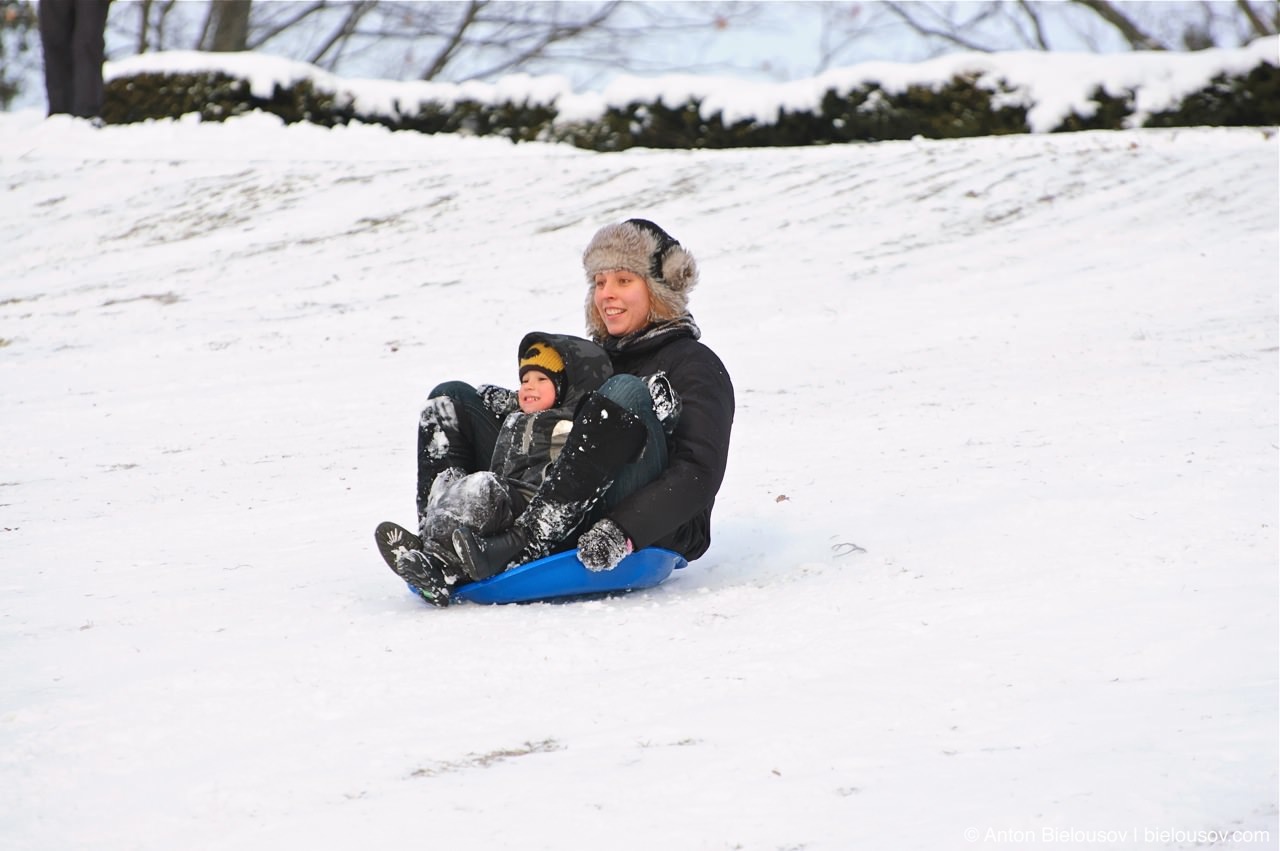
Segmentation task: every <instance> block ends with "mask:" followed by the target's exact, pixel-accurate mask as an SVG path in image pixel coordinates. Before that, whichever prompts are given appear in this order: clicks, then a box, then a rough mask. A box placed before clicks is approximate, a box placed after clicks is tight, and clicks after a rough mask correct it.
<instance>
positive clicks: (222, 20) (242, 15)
mask: <svg viewBox="0 0 1280 851" xmlns="http://www.w3.org/2000/svg"><path fill="white" fill-rule="evenodd" d="M252 5H253V0H212V3H211V4H210V6H211V8H210V9H209V14H210V16H211V17H212V18H213V38H212V40H211V42H210V44H209V47H208V49H209V50H211V51H213V52H214V53H234V52H237V51H241V50H245V49H247V48H248V46H249V7H250V6H252Z"/></svg>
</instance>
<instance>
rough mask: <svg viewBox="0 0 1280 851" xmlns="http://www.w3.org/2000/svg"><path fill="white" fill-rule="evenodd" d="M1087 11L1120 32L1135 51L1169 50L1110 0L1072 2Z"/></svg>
mask: <svg viewBox="0 0 1280 851" xmlns="http://www.w3.org/2000/svg"><path fill="white" fill-rule="evenodd" d="M1071 2H1072V3H1075V4H1077V5H1080V6H1084V7H1085V8H1086V9H1091V10H1092V11H1093V12H1094V13H1095V14H1096V15H1097V16H1098V17H1100V18H1102V19H1103V20H1104V21H1106V22H1107V23H1109V24H1111V26H1113V27H1115V28H1116V29H1117V30H1119V32H1120V34H1121V35H1122V36H1124V40H1125V41H1127V42H1128V43H1129V46H1130V47H1132V48H1133V49H1134V50H1167V49H1168V45H1165V44H1162V43H1161V42H1160V41H1159V40H1158V39H1155V38H1153V37H1152V36H1150V35H1148V34H1147V33H1145V32H1143V31H1142V29H1141V28H1140V27H1138V25H1137V24H1135V23H1134V22H1133V20H1132V19H1131V18H1129V17H1128V16H1127V15H1125V14H1123V13H1122V12H1121V11H1120V10H1119V9H1117V8H1116V6H1115V4H1114V3H1111V2H1110V0H1071Z"/></svg>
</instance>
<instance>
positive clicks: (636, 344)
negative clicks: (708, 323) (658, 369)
mask: <svg viewBox="0 0 1280 851" xmlns="http://www.w3.org/2000/svg"><path fill="white" fill-rule="evenodd" d="M701 336H702V329H700V328H699V327H698V324H697V323H696V322H694V321H693V316H692V315H691V314H688V313H686V314H684V315H683V316H677V317H676V318H675V319H663V320H660V321H658V322H654V323H652V324H650V325H646V326H645V327H643V328H641V329H640V330H638V331H632V332H631V333H630V334H627V335H625V336H622V337H609V336H606V337H596V338H595V340H596V342H597V343H599V344H600V346H601V347H602V348H603V349H604V350H605V351H606V352H609V353H610V354H622V353H624V352H625V353H630V352H637V351H644V350H645V349H651V348H655V347H657V346H659V345H662V344H663V343H665V342H667V340H669V339H671V338H673V337H692V338H693V339H695V340H696V339H698V338H699V337H701Z"/></svg>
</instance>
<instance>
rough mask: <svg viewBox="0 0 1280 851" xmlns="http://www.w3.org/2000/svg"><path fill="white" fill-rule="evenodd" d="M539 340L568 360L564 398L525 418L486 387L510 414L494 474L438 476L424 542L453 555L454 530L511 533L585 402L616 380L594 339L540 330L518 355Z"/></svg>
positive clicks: (497, 409)
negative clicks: (512, 527) (606, 381)
mask: <svg viewBox="0 0 1280 851" xmlns="http://www.w3.org/2000/svg"><path fill="white" fill-rule="evenodd" d="M539 342H541V343H545V344H546V345H548V346H550V347H551V348H553V349H555V350H556V352H557V353H558V354H559V355H560V357H561V359H562V360H563V361H564V381H563V384H562V386H563V387H564V392H563V396H564V398H563V399H556V403H555V407H553V408H551V409H549V410H546V411H537V412H535V413H531V414H526V413H524V412H523V411H521V410H520V408H519V405H518V403H517V401H516V399H517V397H516V394H514V393H512V392H510V391H502V390H500V389H499V388H481V391H482V394H483V395H484V397H485V399H486V404H488V405H489V406H490V408H491V410H492V412H493V414H494V415H495V416H499V417H500V416H503V415H504V414H505V419H503V422H502V427H501V429H500V430H499V432H498V438H497V441H496V443H495V445H494V449H493V457H492V459H491V461H490V464H489V469H488V470H487V471H482V472H478V473H470V474H468V473H467V472H466V471H465V470H462V469H460V468H457V467H451V468H448V469H445V470H443V471H442V472H440V474H439V475H438V476H436V478H435V481H434V482H433V483H432V484H431V490H430V493H429V495H428V497H427V501H426V505H425V507H424V510H423V511H422V516H421V518H420V527H421V531H422V537H423V539H424V540H431V541H435V542H436V543H438V544H440V545H442V546H443V548H444V549H445V550H446V551H448V552H451V551H452V543H451V538H452V535H453V530H454V529H457V528H458V527H459V526H467V527H469V528H471V529H473V530H475V532H476V533H477V534H479V535H492V534H494V533H497V532H501V531H503V530H504V529H507V528H508V527H510V526H511V524H512V523H513V522H515V519H516V517H518V516H519V515H520V512H521V511H523V510H524V507H525V506H526V505H527V504H528V502H529V500H530V499H531V498H532V497H533V495H534V494H535V493H537V491H538V487H539V485H541V484H542V480H543V478H544V477H545V475H546V472H547V469H548V468H549V467H550V466H551V464H552V462H554V461H555V459H556V458H557V457H558V456H559V454H560V450H561V449H562V448H563V447H564V444H565V441H566V439H567V438H568V436H569V432H570V431H571V430H572V428H573V420H574V413H575V412H576V411H577V408H578V404H579V403H580V402H581V401H582V399H583V398H584V397H585V396H586V395H587V394H588V393H590V392H592V391H594V390H597V389H599V387H600V385H601V384H603V383H604V382H605V380H606V379H607V378H609V377H610V376H611V375H612V374H613V367H612V365H611V364H610V361H609V356H608V355H607V354H606V353H605V351H604V349H602V348H600V346H598V345H596V344H595V343H593V342H591V341H590V340H584V339H582V338H580V337H573V336H570V335H565V334H543V333H540V332H535V333H531V334H527V335H525V337H524V339H523V340H521V341H520V350H519V351H520V352H521V353H523V352H525V351H527V350H528V348H529V347H530V346H532V345H533V344H535V343H539Z"/></svg>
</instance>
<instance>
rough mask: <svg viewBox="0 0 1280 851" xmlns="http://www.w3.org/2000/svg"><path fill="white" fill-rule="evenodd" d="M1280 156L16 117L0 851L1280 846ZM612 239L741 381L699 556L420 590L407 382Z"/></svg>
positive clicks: (1246, 136) (507, 366) (0, 397)
mask: <svg viewBox="0 0 1280 851" xmlns="http://www.w3.org/2000/svg"><path fill="white" fill-rule="evenodd" d="M1278 144H1280V143H1278V142H1277V139H1276V134H1275V132H1274V131H1273V130H1265V129H1264V130H1260V129H1233V130H1225V129H1193V130H1177V131H1136V130H1135V131H1124V132H1117V133H1083V134H1068V135H1038V136H1022V137H1001V138H991V139H969V140H959V141H948V142H931V141H923V140H918V141H912V142H900V143H883V144H877V145H850V146H830V147H823V148H812V149H786V150H751V151H745V150H744V151H738V150H730V151H692V152H690V151H664V152H660V151H649V150H635V151H630V152H627V153H624V154H592V153H587V152H584V151H577V150H574V149H571V148H567V147H556V146H547V145H538V144H530V145H518V146H514V145H510V144H508V143H505V142H501V141H497V140H493V139H464V138H454V137H443V136H442V137H427V136H420V135H415V134H409V133H402V134H393V133H390V132H389V131H386V130H384V129H381V128H376V127H362V126H354V127H345V128H334V129H332V130H327V129H323V128H319V127H315V126H308V125H294V126H288V127H286V126H283V125H282V124H281V123H280V122H279V120H277V119H274V118H271V117H269V116H262V115H250V116H245V117H242V118H237V119H233V120H230V121H228V122H226V123H224V124H201V123H199V122H198V121H194V120H190V119H184V120H178V121H164V122H149V123H146V124H140V125H131V126H111V127H105V128H102V129H94V128H92V127H91V126H89V125H88V124H86V123H85V122H82V121H75V120H72V119H67V118H56V119H48V120H45V119H43V118H41V116H40V115H38V114H35V113H32V112H22V113H14V114H7V115H0V178H2V179H3V185H4V201H3V203H2V204H0V226H2V227H3V232H4V233H5V235H6V240H5V251H4V252H3V253H2V254H0V282H3V283H2V284H0V445H3V447H4V462H3V468H2V472H0V564H3V568H4V570H3V579H2V580H0V587H2V588H3V593H2V594H0V680H2V681H3V684H4V685H3V688H2V689H0V788H2V789H4V790H5V794H3V795H0V837H3V842H2V843H0V844H2V845H3V846H4V847H5V848H6V849H8V848H13V849H24V850H28V849H29V850H30V851H46V850H47V851H55V849H56V850H57V851H61V849H67V848H93V849H95V851H117V849H119V851H123V849H172V848H190V849H209V851H213V850H214V849H235V851H253V850H254V849H272V851H274V849H279V848H312V849H347V848H353V847H370V848H389V849H399V848H419V847H427V846H433V847H434V846H436V845H438V846H440V847H448V848H461V849H472V848H474V849H489V848H498V847H510V848H521V849H597V848H611V849H653V848H679V849H734V848H739V849H776V848H805V849H850V848H866V849H888V848H892V849H900V850H902V851H906V850H909V849H921V850H922V851H937V850H938V849H951V848H1001V847H1005V848H1007V847H1026V846H1028V845H1055V846H1057V847H1080V848H1083V847H1088V848H1124V849H1139V848H1141V849H1148V848H1192V847H1196V846H1197V843H1203V842H1205V841H1209V840H1212V841H1214V842H1217V843H1218V844H1219V845H1220V846H1221V847H1231V848H1246V847H1247V848H1268V847H1270V848H1274V847H1276V842H1277V837H1280V825H1278V824H1277V753H1278V747H1280V745H1278V741H1277V717H1278V715H1280V713H1278V711H1277V710H1278V706H1277V704H1278V700H1277V671H1278V666H1280V660H1278V658H1277V640H1276V639H1277V600H1278V594H1277V590H1278V589H1277V578H1278V577H1277V543H1278V542H1277V535H1276V529H1277V521H1278V513H1280V507H1278V505H1277V490H1278V489H1277V485H1278V484H1280V481H1278V480H1280V472H1278V466H1277V442H1278V441H1277V421H1278V416H1277V413H1278V412H1277V393H1276V390H1277V374H1278V370H1277V345H1278V343H1277V336H1278V335H1277V282H1278V281H1277V277H1278V276H1277V273H1278V271H1280V240H1278V237H1277V234H1278V230H1277V225H1278V224H1280V222H1278V219H1280V204H1278V198H1277V194H1278V191H1280V190H1278V187H1280V179H1278V178H1280V156H1278V154H1280V151H1278V150H1277V146H1278ZM632 215H642V216H644V217H646V218H651V219H653V220H655V221H657V222H659V223H660V224H662V225H663V226H664V227H667V228H668V229H669V230H670V231H671V232H672V233H674V234H675V235H676V236H677V237H679V238H680V239H681V240H682V241H683V242H684V243H685V245H686V246H688V247H689V248H690V249H691V250H692V251H693V252H694V253H695V254H696V255H697V257H698V260H699V262H700V265H701V271H702V276H701V278H702V283H701V285H700V286H699V289H698V290H697V292H696V293H694V296H693V298H692V309H693V312H694V315H695V316H696V317H697V319H698V322H699V324H700V325H701V327H702V329H703V332H704V334H703V340H704V341H705V342H706V343H708V344H709V345H710V346H712V347H713V348H714V349H715V351H716V352H717V353H718V354H719V355H720V356H721V357H722V359H723V360H724V361H725V363H726V365H727V366H728V368H729V370H730V372H731V374H732V375H733V377H734V380H735V384H736V387H737V393H738V412H737V421H736V424H735V430H734V438H733V446H732V450H731V457H730V467H729V471H728V476H727V478H726V481H725V483H724V487H723V489H722V490H721V492H720V496H719V498H718V500H717V504H716V511H715V523H714V542H713V545H712V548H711V551H710V552H709V553H708V554H707V555H706V556H705V557H703V558H702V559H699V560H698V561H696V562H694V563H692V564H691V565H690V566H689V567H688V568H686V569H684V570H682V571H679V572H677V573H676V574H675V575H673V577H672V578H671V579H670V580H669V581H668V582H666V583H665V584H663V585H662V586H659V587H658V588H656V589H652V590H650V591H645V592H641V593H637V594H634V595H631V596H627V597H622V598H616V599H610V600H594V601H586V602H576V603H571V604H555V605H552V604H534V605H526V606H510V607H485V606H479V605H460V606H457V607H453V608H450V609H444V610H436V609H432V608H429V607H427V606H425V605H423V604H422V603H421V601H420V600H418V599H417V598H415V597H414V596H412V595H411V594H410V593H409V592H408V591H407V590H406V589H405V587H404V586H403V585H402V584H400V583H399V582H398V581H397V580H396V579H395V577H394V576H393V575H392V574H391V573H390V571H388V570H387V569H386V567H385V566H384V565H383V564H382V562H381V560H380V559H379V557H378V554H377V552H376V550H375V548H374V545H373V540H372V537H373V536H372V532H373V528H374V526H375V525H376V524H377V523H378V522H379V521H382V520H395V521H398V522H400V523H405V524H408V525H412V522H413V502H414V481H413V478H414V455H415V452H416V447H415V442H414V435H415V428H416V425H417V419H418V414H419V411H420V409H421V406H422V404H423V402H424V396H425V394H426V392H427V390H428V389H429V388H430V387H431V386H433V385H434V384H435V383H437V382H439V381H443V380H446V379H451V378H459V379H463V380H469V381H472V382H473V383H479V382H491V383H496V384H504V385H508V386H509V385H510V383H511V381H510V376H511V375H512V374H513V371H514V366H515V364H514V362H513V359H512V354H511V353H512V351H513V346H514V345H515V343H516V342H517V341H518V340H519V339H520V337H521V336H522V335H523V334H524V333H526V332H527V331H530V330H535V329H537V330H545V331H557V330H558V331H566V332H579V331H580V330H581V324H582V303H583V302H582V299H583V296H584V293H583V291H582V289H581V288H582V287H583V286H584V285H583V283H582V276H581V270H580V269H579V266H578V263H579V257H580V252H581V250H582V247H583V246H585V245H586V243H587V241H588V240H589V239H590V237H591V235H592V234H593V233H594V231H595V229H596V228H598V227H600V226H601V225H603V224H605V223H608V222H611V221H615V220H618V219H621V218H624V217H628V216H632ZM1219 840H1223V841H1221V842H1219Z"/></svg>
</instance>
